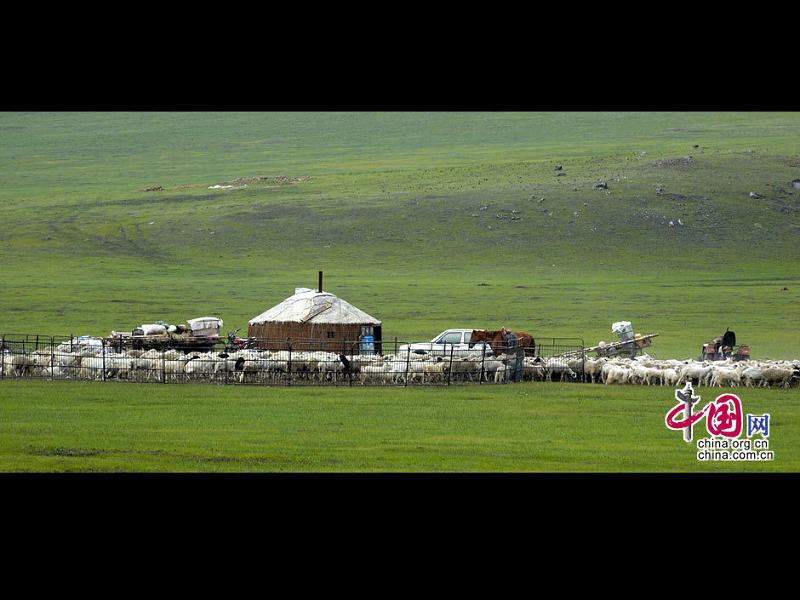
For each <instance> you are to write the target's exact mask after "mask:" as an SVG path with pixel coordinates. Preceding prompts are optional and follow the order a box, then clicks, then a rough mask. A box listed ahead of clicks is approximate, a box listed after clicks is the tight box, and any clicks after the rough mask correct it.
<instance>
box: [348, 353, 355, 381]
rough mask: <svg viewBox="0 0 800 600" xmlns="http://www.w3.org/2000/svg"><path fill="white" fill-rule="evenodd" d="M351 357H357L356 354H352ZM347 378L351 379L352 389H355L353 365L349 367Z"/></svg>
mask: <svg viewBox="0 0 800 600" xmlns="http://www.w3.org/2000/svg"><path fill="white" fill-rule="evenodd" d="M350 356H355V354H351V355H350ZM347 377H348V379H349V383H350V387H353V365H349V367H348V369H347Z"/></svg>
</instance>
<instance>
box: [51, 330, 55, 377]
mask: <svg viewBox="0 0 800 600" xmlns="http://www.w3.org/2000/svg"><path fill="white" fill-rule="evenodd" d="M53 344H55V339H54V338H53V337H52V336H51V337H50V381H53V379H54V377H53V371H54V370H55V365H54V364H53V363H54V362H56V352H55V349H54V348H53Z"/></svg>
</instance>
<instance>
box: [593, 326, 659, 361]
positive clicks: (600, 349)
mask: <svg viewBox="0 0 800 600" xmlns="http://www.w3.org/2000/svg"><path fill="white" fill-rule="evenodd" d="M611 331H613V332H614V333H616V334H617V336H618V337H619V341H618V342H608V343H606V342H600V343H599V344H598V345H597V346H593V347H591V348H586V349H585V350H584V351H585V352H596V353H597V356H617V355H622V356H624V355H628V356H630V357H631V358H633V357H634V356H636V354H641V353H642V350H644V349H645V348H648V347H649V346H652V345H653V342H652V339H653V338H655V337H658V334H657V333H648V334H647V335H641V334H638V333H637V334H634V333H633V326H632V325H631V323H630V321H618V322H616V323H614V324H612V325H611Z"/></svg>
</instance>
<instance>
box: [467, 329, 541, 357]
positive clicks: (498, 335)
mask: <svg viewBox="0 0 800 600" xmlns="http://www.w3.org/2000/svg"><path fill="white" fill-rule="evenodd" d="M510 333H513V334H514V335H515V336H516V337H517V344H518V345H519V346H520V347H522V348H524V349H525V354H528V355H531V354H535V353H536V342H535V341H534V340H533V336H532V335H531V334H530V333H525V332H524V331H514V332H511V331H508V330H507V329H505V328H503V329H501V330H500V331H486V330H485V329H474V330H473V331H472V335H471V336H470V338H469V347H470V348H472V347H473V346H474V345H475V344H477V343H480V342H486V343H488V344H489V346H491V348H492V351H493V352H494V353H495V354H496V355H500V354H503V352H504V351H506V350H508V349H509V348H508V343H507V342H506V337H505V336H506V335H508V334H510Z"/></svg>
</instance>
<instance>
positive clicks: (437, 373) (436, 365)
mask: <svg viewBox="0 0 800 600" xmlns="http://www.w3.org/2000/svg"><path fill="white" fill-rule="evenodd" d="M448 368H449V362H448V361H445V360H443V359H442V357H441V356H440V357H438V358H437V359H436V361H435V362H429V363H426V364H425V365H423V367H422V383H430V382H441V381H443V380H444V378H445V373H447V369H448Z"/></svg>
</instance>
